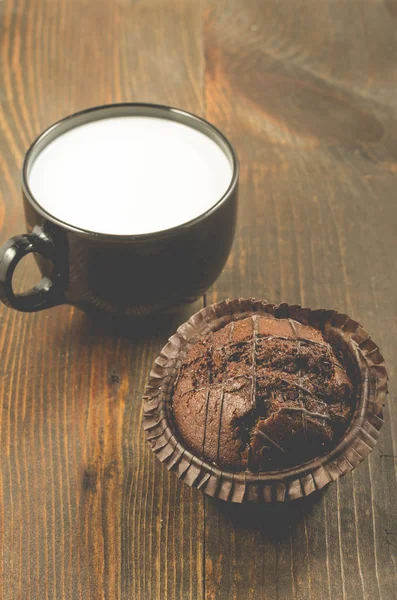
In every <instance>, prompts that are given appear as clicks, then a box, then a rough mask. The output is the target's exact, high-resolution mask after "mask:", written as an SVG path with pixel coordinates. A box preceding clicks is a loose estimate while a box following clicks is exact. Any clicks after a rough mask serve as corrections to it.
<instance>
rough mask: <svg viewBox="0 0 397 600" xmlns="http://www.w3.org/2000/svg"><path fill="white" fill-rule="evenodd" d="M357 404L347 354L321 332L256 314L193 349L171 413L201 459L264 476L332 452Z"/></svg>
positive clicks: (180, 377)
mask: <svg viewBox="0 0 397 600" xmlns="http://www.w3.org/2000/svg"><path fill="white" fill-rule="evenodd" d="M352 406H353V385H352V382H351V381H350V379H349V377H348V375H347V373H346V370H345V368H344V365H343V357H342V355H337V354H336V353H335V352H334V350H333V349H332V347H331V346H330V344H328V343H327V342H326V341H325V340H324V338H323V336H322V334H321V332H320V331H318V330H317V329H314V328H313V327H310V326H305V325H302V324H301V323H298V322H297V321H294V320H292V319H274V318H267V317H266V316H262V315H254V316H251V317H248V318H245V319H242V320H240V321H232V322H231V323H229V324H228V325H226V326H225V327H223V328H221V329H218V330H217V331H214V332H211V333H210V334H209V335H208V336H207V337H205V338H203V339H201V340H200V341H198V342H197V343H196V344H195V345H193V346H192V347H191V349H190V350H189V351H188V353H187V355H186V356H185V358H184V360H183V362H182V364H181V365H180V367H179V372H178V375H177V378H176V381H175V384H174V391H173V396H172V405H171V408H172V413H173V419H174V424H175V430H176V433H177V435H178V436H179V437H180V438H181V441H182V442H183V443H184V444H185V445H186V447H187V448H188V449H190V450H191V452H192V453H193V454H194V455H196V456H198V457H200V458H202V459H204V460H207V461H210V462H212V463H215V464H216V465H218V466H219V467H220V468H221V469H225V470H228V471H247V470H248V471H251V472H256V473H258V472H265V471H273V470H279V469H282V468H286V467H291V466H294V465H298V464H301V463H302V462H305V461H308V460H310V459H312V458H314V457H316V456H319V455H322V454H324V453H326V452H327V451H329V449H330V448H332V447H333V446H335V445H336V444H337V442H338V440H339V439H340V438H341V437H342V435H343V433H344V431H345V429H346V427H347V425H348V423H349V420H350V417H351V414H352V410H353V408H352Z"/></svg>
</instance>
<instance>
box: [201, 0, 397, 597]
mask: <svg viewBox="0 0 397 600" xmlns="http://www.w3.org/2000/svg"><path fill="white" fill-rule="evenodd" d="M204 31H205V49H206V80H205V82H206V110H207V112H206V115H207V118H208V119H209V120H212V121H214V122H215V123H216V124H217V125H218V126H219V127H221V128H222V129H223V130H224V131H225V132H226V133H227V134H228V135H229V136H230V138H231V140H232V142H234V144H235V146H236V147H237V149H238V153H239V156H240V161H241V165H242V172H241V184H240V214H239V221H238V222H239V227H238V231H237V236H236V241H235V245H234V249H233V253H232V255H231V257H230V259H229V262H228V265H227V267H226V269H225V270H224V272H223V274H222V275H221V277H220V278H219V280H218V282H217V283H216V284H215V286H214V287H213V289H212V290H211V291H210V292H209V293H208V294H207V302H208V303H210V302H212V301H215V300H218V299H221V298H223V297H234V296H236V295H244V296H249V295H253V296H256V297H258V298H266V299H268V300H270V301H274V302H278V301H279V300H285V301H287V302H292V301H294V302H295V301H296V302H299V303H302V304H303V305H306V306H311V307H327V308H336V309H338V310H343V311H346V312H348V313H349V314H351V315H353V316H354V317H355V318H357V319H358V320H359V321H361V322H362V323H364V324H365V326H366V327H367V328H368V330H369V331H370V332H371V333H372V334H373V336H374V338H375V339H376V341H377V343H379V345H380V346H381V348H382V351H383V352H384V354H385V357H386V360H387V362H388V363H389V365H390V367H391V368H390V376H391V390H392V391H393V381H395V369H394V366H393V364H392V363H393V356H394V353H395V350H396V348H395V345H394V341H393V340H394V337H395V334H396V289H395V286H394V283H392V282H393V279H394V273H395V265H394V258H395V256H396V250H397V248H396V238H395V223H396V217H397V213H396V205H395V201H394V195H395V185H396V172H397V167H396V146H395V140H396V124H397V121H396V116H397V113H396V108H397V105H396V101H395V94H394V88H395V85H396V81H397V70H396V65H395V61H394V58H393V57H395V55H396V50H397V46H396V39H395V22H393V20H392V19H391V18H390V14H389V13H388V12H387V10H386V9H385V6H384V5H382V3H379V2H353V3H349V2H340V1H339V0H338V1H337V2H321V3H316V2H313V1H306V2H303V3H299V5H298V4H296V5H295V4H293V3H291V2H288V1H285V2H272V1H269V2H266V3H259V2H256V1H255V0H248V1H247V2H245V3H244V7H243V6H242V4H241V3H240V2H238V0H236V1H233V0H232V1H227V2H226V1H225V2H216V3H215V2H214V3H212V5H211V6H210V9H209V10H208V12H207V14H206V23H205V29H204ZM353 31H354V35H353ZM386 419H387V421H386V425H385V430H384V431H383V432H382V436H381V440H380V444H379V447H378V449H377V450H375V452H374V453H372V455H371V456H370V458H369V460H368V461H367V462H366V463H364V464H363V465H362V466H361V467H359V468H358V469H357V470H356V471H355V472H354V474H353V475H352V476H347V477H345V478H344V479H342V480H340V481H339V482H338V483H337V484H336V485H332V486H330V487H329V489H327V490H326V491H325V492H324V494H323V495H322V496H321V498H320V499H318V502H314V503H313V504H312V505H310V506H309V507H308V506H307V505H298V503H297V504H296V506H293V507H292V508H291V510H288V511H287V512H284V510H283V509H282V508H275V509H274V510H273V509H263V511H261V510H258V511H257V514H255V512H252V513H251V514H250V515H249V516H248V517H247V516H246V515H244V514H242V512H241V511H239V509H238V507H237V508H235V507H225V506H223V505H221V504H216V503H214V502H212V501H211V500H206V512H205V528H206V554H205V566H206V579H205V586H206V587H205V595H206V597H207V598H211V599H231V598H236V599H237V598H241V597H244V598H257V597H264V598H275V597H277V598H280V599H281V598H282V599H289V598H296V599H302V600H303V599H305V600H306V599H308V598H312V599H316V598H329V599H334V598H338V599H348V600H350V599H356V598H360V599H361V598H363V599H366V598H383V599H386V600H389V599H391V598H393V597H395V596H396V594H397V577H396V575H397V574H396V561H395V558H396V549H397V546H396V541H397V538H396V535H395V534H396V525H397V512H396V508H395V506H394V503H393V500H392V499H393V497H394V494H395V493H396V488H397V484H396V470H395V467H396V464H397V463H396V458H395V457H396V456H397V454H396V442H397V437H396V431H397V429H396V426H397V422H396V411H395V407H394V406H393V394H392V395H391V398H390V400H389V405H388V406H387V408H386ZM266 511H267V512H266ZM221 547H222V548H223V549H224V551H223V553H222V552H220V551H219V549H220V548H221ZM231 573H233V574H234V575H233V576H231V575H230V574H231Z"/></svg>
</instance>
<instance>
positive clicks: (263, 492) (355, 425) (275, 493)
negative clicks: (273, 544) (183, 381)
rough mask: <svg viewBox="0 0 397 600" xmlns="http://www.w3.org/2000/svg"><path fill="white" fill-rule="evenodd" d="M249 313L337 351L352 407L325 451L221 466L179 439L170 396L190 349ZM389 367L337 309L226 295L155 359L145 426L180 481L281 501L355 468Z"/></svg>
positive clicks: (371, 439)
mask: <svg viewBox="0 0 397 600" xmlns="http://www.w3.org/2000/svg"><path fill="white" fill-rule="evenodd" d="M254 315H263V316H266V317H268V318H275V319H293V320H294V321H297V322H299V323H302V324H303V325H310V326H311V327H314V328H315V329H318V330H320V331H321V332H322V334H323V336H324V338H325V340H326V341H327V342H328V343H329V344H330V345H331V346H334V347H335V346H337V347H338V348H339V349H341V351H342V353H343V355H344V359H345V363H346V365H347V367H348V373H349V376H350V378H351V379H352V382H353V384H354V388H355V403H354V410H353V413H352V416H351V419H350V423H349V425H348V427H347V429H346V431H345V432H344V434H343V436H342V438H341V439H340V440H339V443H337V444H336V445H335V447H334V448H333V449H332V450H330V451H329V452H328V453H327V454H324V455H322V456H318V457H317V458H314V459H313V460H310V461H308V462H305V463H302V464H300V465H297V466H294V467H292V468H286V469H282V470H277V471H268V472H259V473H252V472H250V471H243V472H233V471H227V470H222V469H221V468H219V467H218V466H217V465H216V464H214V463H212V462H210V461H206V460H204V459H203V458H200V457H199V456H195V455H194V454H192V452H191V451H190V450H189V449H188V448H187V447H186V445H185V444H184V442H183V440H182V439H181V438H180V437H179V435H178V431H177V429H176V427H175V424H174V421H173V415H172V394H173V388H174V382H175V380H176V377H177V374H178V370H179V367H180V365H181V363H182V361H183V359H184V358H185V356H186V354H187V352H188V350H189V349H190V348H191V347H192V346H193V345H194V344H195V343H196V342H197V341H198V340H200V339H201V338H204V337H206V336H208V335H209V334H210V333H211V331H216V330H218V329H221V328H222V327H224V326H225V325H227V324H228V323H230V322H231V321H239V320H241V319H245V318H247V317H250V316H254ZM386 394H387V371H386V367H385V363H384V360H383V357H382V355H381V354H380V352H379V349H378V346H377V345H376V344H375V342H374V341H373V340H372V338H371V337H370V335H369V334H368V333H367V332H366V331H365V329H364V328H363V327H362V326H361V325H360V324H359V323H357V321H355V320H353V319H352V318H350V317H349V316H347V315H344V314H340V313H338V312H336V311H335V310H325V309H319V310H311V309H310V308H302V307H301V306H299V305H289V304H286V303H284V302H283V303H281V304H279V305H275V304H271V303H268V302H266V301H258V300H255V299H253V298H251V299H235V300H225V301H223V302H219V303H217V304H213V305H212V306H208V307H207V308H204V309H202V310H200V311H199V312H197V313H196V314H195V315H193V316H192V317H191V318H190V319H189V321H187V322H186V323H184V324H183V325H181V326H180V327H179V328H178V330H177V332H176V333H175V335H173V336H172V337H171V338H170V339H169V341H168V343H167V344H166V346H164V348H163V349H162V351H161V354H160V356H159V357H158V358H157V359H156V361H155V363H154V366H153V369H152V371H151V373H150V377H149V381H148V384H147V387H146V391H145V395H144V418H143V427H144V429H145V431H146V435H147V439H148V441H149V443H150V445H151V448H152V450H153V452H154V453H155V455H156V456H157V458H158V459H159V460H160V461H161V462H162V463H163V465H164V466H165V467H166V468H167V469H168V470H170V471H173V472H174V473H175V474H176V476H177V477H178V478H179V479H181V480H182V481H183V482H184V483H186V484H187V485H189V486H191V487H195V488H197V489H198V490H201V491H202V492H204V493H205V494H207V495H208V496H212V497H214V498H219V499H221V500H225V501H227V502H237V503H243V502H249V501H255V502H277V501H278V502H285V501H288V500H295V499H297V498H302V497H304V496H308V495H309V494H312V493H313V492H315V491H316V490H320V489H321V488H323V487H324V486H325V485H327V484H328V483H331V482H332V481H335V480H336V479H338V478H339V477H342V476H343V475H345V474H346V473H348V472H349V471H352V470H353V469H354V468H356V467H357V466H358V465H359V463H360V462H362V461H363V460H364V459H365V457H366V456H367V455H368V454H369V453H370V452H371V450H372V449H373V448H374V447H375V445H376V442H377V438H378V436H379V431H380V429H381V427H382V425H383V415H382V407H383V405H384V402H385V398H386Z"/></svg>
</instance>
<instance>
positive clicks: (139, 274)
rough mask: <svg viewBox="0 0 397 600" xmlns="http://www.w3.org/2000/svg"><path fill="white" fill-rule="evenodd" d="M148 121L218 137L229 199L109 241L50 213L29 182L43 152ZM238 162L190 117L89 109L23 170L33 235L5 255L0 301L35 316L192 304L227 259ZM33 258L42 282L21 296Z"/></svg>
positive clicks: (68, 121) (61, 128) (41, 140)
mask: <svg viewBox="0 0 397 600" xmlns="http://www.w3.org/2000/svg"><path fill="white" fill-rule="evenodd" d="M135 115H139V116H146V117H157V118H162V119H169V120H172V121H177V122H179V123H183V124H185V125H188V126H189V127H193V128H194V129H196V130H198V131H200V132H202V133H204V134H205V135H206V136H208V137H209V138H210V139H212V140H213V141H214V142H216V144H218V146H219V147H220V148H221V149H222V150H223V152H224V153H225V154H226V156H227V158H228V160H229V162H230V164H231V166H232V178H231V182H230V185H229V187H228V188H227V190H226V192H225V193H224V195H223V196H222V197H221V198H220V199H219V200H218V202H217V203H216V204H214V205H213V206H212V207H211V208H210V209H209V210H207V211H206V212H205V213H203V214H201V215H200V216H198V217H196V218H194V219H193V220H191V221H189V222H187V223H184V224H182V225H179V226H177V227H173V228H172V229H166V230H164V231H160V232H158V233H148V234H139V235H113V234H111V235H108V234H103V233H97V232H94V231H86V230H83V229H79V228H78V227H75V226H73V225H70V224H67V223H64V222H62V221H61V220H60V219H58V218H56V217H55V216H54V215H51V214H49V213H48V212H47V211H46V210H44V209H43V208H42V207H41V206H40V204H39V203H38V202H37V200H36V199H35V198H34V197H33V195H32V193H31V191H30V189H29V183H28V175H29V171H30V167H31V165H32V164H33V162H34V160H35V158H36V157H37V156H38V154H39V153H40V152H41V151H42V150H43V149H44V148H45V147H46V146H47V145H48V144H49V143H50V142H51V141H52V140H54V139H55V138H57V137H58V136H59V135H61V134H63V133H65V132H66V131H68V130H70V129H72V128H74V127H76V126H79V125H82V124H85V123H89V122H92V121H96V120H99V119H104V118H109V117H118V116H135ZM237 186H238V160H237V156H236V153H235V151H234V149H233V147H232V146H231V144H230V142H229V141H228V140H227V139H226V138H225V136H224V135H223V134H222V133H221V132H220V131H219V130H217V129H216V128H215V127H214V126H213V125H211V124H210V123H208V122H207V121H205V120H204V119H201V118H199V117H197V116H195V115H192V114H190V113H188V112H185V111H182V110H179V109H175V108H171V107H167V106H159V105H153V104H133V103H128V104H112V105H105V106H99V107H94V108H89V109H87V110H84V111H82V112H79V113H76V114H73V115H71V116H69V117H66V118H65V119H62V120H61V121H59V122H57V123H56V124H54V125H52V126H51V127H49V128H48V129H47V130H46V131H44V133H42V134H41V135H40V136H39V137H38V138H37V139H36V140H35V141H34V142H33V144H32V146H31V147H30V149H29V150H28V152H27V154H26V156H25V160H24V164H23V172H22V192H23V203H24V209H25V217H26V223H27V231H28V233H27V234H23V235H19V236H16V237H13V238H11V239H10V240H9V241H8V242H7V243H6V244H5V245H4V246H3V248H2V249H1V250H0V299H1V300H2V301H3V302H4V304H6V305H7V306H10V307H12V308H15V309H17V310H20V311H24V312H34V311H39V310H43V309H45V308H50V307H53V306H57V305H60V304H65V303H66V304H71V305H74V306H77V307H79V308H82V309H102V310H105V311H107V312H110V313H116V314H123V315H131V316H143V315H148V314H151V313H158V312H164V311H167V310H172V309H177V308H178V307H180V306H182V305H184V304H188V303H190V302H194V301H195V300H196V299H197V298H199V297H200V296H201V295H202V294H203V293H204V292H205V290H207V289H208V288H209V287H210V286H211V285H212V284H213V283H214V281H215V280H216V279H217V277H218V276H219V274H220V272H221V271H222V269H223V267H224V265H225V262H226V260H227V257H228V255H229V252H230V249H231V246H232V242H233V237H234V231H235V223H236V212H237ZM29 253H33V254H34V255H35V258H36V260H37V263H38V265H39V268H40V271H41V274H42V279H41V281H40V282H39V283H38V284H37V285H36V286H35V287H34V288H33V289H32V290H30V291H28V292H26V293H22V294H16V293H14V291H13V286H12V278H13V273H14V270H15V268H16V266H17V264H18V262H19V261H20V260H21V259H23V257H24V256H26V255H27V254H29Z"/></svg>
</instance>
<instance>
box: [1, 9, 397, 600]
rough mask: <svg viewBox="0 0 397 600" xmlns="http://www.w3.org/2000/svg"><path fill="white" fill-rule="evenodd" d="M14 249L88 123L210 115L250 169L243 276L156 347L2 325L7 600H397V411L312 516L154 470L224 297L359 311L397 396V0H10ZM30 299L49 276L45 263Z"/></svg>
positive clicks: (389, 410)
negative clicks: (66, 120) (151, 110)
mask: <svg viewBox="0 0 397 600" xmlns="http://www.w3.org/2000/svg"><path fill="white" fill-rule="evenodd" d="M0 20H1V24H0V56H1V59H0V60H1V63H0V102H1V106H0V198H1V203H0V220H1V228H2V230H1V241H2V242H3V241H5V240H6V239H7V238H8V237H9V236H10V235H15V234H18V233H22V232H23V231H24V219H23V214H22V206H21V201H20V191H19V187H20V168H21V161H22V157H23V154H24V152H25V150H26V149H27V147H28V145H29V144H30V142H31V141H32V140H33V139H34V137H35V136H36V135H37V134H38V133H39V132H40V131H41V130H42V129H43V128H45V127H47V126H48V125H49V124H51V123H52V122H53V121H55V120H57V119H59V118H61V117H63V116H64V115H66V114H68V113H71V112H74V111H77V110H80V109H83V108H85V107H87V106H91V105H96V104H102V103H110V102H119V101H145V102H157V103H164V104H170V105H174V106H178V107H182V108H185V109H187V110H190V111H193V112H195V113H197V114H199V115H203V116H205V117H206V118H207V119H209V120H210V121H211V122H213V123H214V124H215V125H217V126H218V127H220V128H221V129H222V130H224V131H225V133H226V134H227V135H228V136H229V137H230V139H231V140H232V142H233V143H234V145H235V147H236V149H237V151H238V154H239V157H240V161H241V186H240V190H241V193H240V213H239V221H238V231H237V234H236V239H235V244H234V247H233V251H232V253H231V256H230V259H229V261H228V263H227V266H226V268H225V270H224V272H223V274H222V276H221V277H220V278H219V280H218V281H217V283H216V284H215V285H214V287H213V288H212V289H210V290H209V292H208V293H207V294H206V296H205V297H204V298H203V299H202V301H201V302H199V303H196V305H195V306H192V307H189V309H188V310H187V311H186V313H185V314H183V315H182V314H181V315H178V316H177V317H176V318H175V319H165V320H164V322H162V323H160V324H158V323H157V324H156V325H153V326H150V327H149V328H147V329H146V330H145V331H143V330H142V328H141V330H139V328H138V329H136V328H134V327H133V326H131V327H125V326H122V327H120V326H116V325H115V324H112V323H109V322H108V321H105V320H103V321H98V320H94V319H93V318H91V317H89V316H86V315H84V314H82V313H80V312H79V311H77V310H73V309H72V308H69V307H67V306H64V307H60V308H57V309H53V310H51V311H46V312H43V313H39V314H22V313H17V312H14V311H12V310H10V309H6V308H4V307H2V309H1V314H0V318H1V333H0V345H1V378H0V381H1V393H0V401H1V403H2V408H1V411H0V419H1V427H0V433H1V459H0V460H1V480H0V556H1V560H0V598H1V600H3V599H4V600H14V599H21V600H30V599H32V600H33V599H34V600H35V599H38V600H45V599H47V598H53V599H56V600H62V599H68V600H69V599H73V600H74V599H83V600H86V599H95V600H97V599H101V598H106V599H116V598H117V599H120V598H122V599H127V598H128V599H130V598H131V599H136V600H152V599H155V600H157V599H161V600H169V599H175V600H185V599H196V598H200V599H201V598H206V599H219V600H220V599H222V600H226V599H227V600H231V599H244V600H245V599H255V600H257V599H269V600H270V599H271V600H274V599H279V600H284V599H287V600H290V599H296V600H298V599H302V600H307V599H312V600H316V599H321V600H326V599H329V600H331V599H332V600H339V599H340V600H342V599H345V600H360V599H362V598H364V599H367V598H368V599H370V600H377V599H381V600H394V599H395V598H396V597H397V573H396V546H397V502H396V498H397V483H396V466H397V462H396V460H397V409H396V407H395V405H393V395H392V396H391V397H390V398H389V405H388V406H387V407H386V410H385V416H386V423H385V426H384V428H383V430H382V435H381V438H380V442H379V445H378V447H377V448H376V450H375V451H374V452H373V453H372V454H371V456H370V458H369V460H366V461H365V462H364V463H363V464H362V465H360V467H359V468H358V469H357V470H356V471H355V472H354V473H353V474H352V475H349V476H347V477H345V478H344V479H342V480H341V481H340V482H338V483H336V484H333V485H331V486H330V487H329V489H327V490H326V492H325V493H323V494H322V495H321V496H320V497H319V498H313V501H312V502H309V503H308V504H300V503H299V502H295V503H293V504H291V505H289V506H285V505H281V506H274V507H250V508H248V509H245V510H244V509H242V508H241V507H239V506H231V505H226V504H222V503H217V502H214V501H211V500H210V499H208V498H205V497H204V496H203V495H202V494H201V493H199V492H198V491H196V490H191V489H190V488H188V487H187V486H185V485H183V484H182V483H180V482H179V481H177V479H176V477H175V476H174V475H172V474H169V473H168V472H166V471H165V469H163V468H162V466H161V464H160V463H159V462H158V461H157V460H156V459H155V458H154V456H153V455H152V453H151V451H150V449H149V446H148V445H147V443H146V441H145V439H144V435H143V432H142V429H141V418H142V402H141V396H142V391H143V388H144V385H145V380H146V378H147V375H148V372H149V370H150V366H151V363H152V361H153V360H154V359H155V357H156V356H157V354H158V352H159V350H160V348H161V347H162V346H163V345H164V343H165V341H166V339H167V337H168V336H169V335H170V334H172V333H173V331H174V329H175V328H176V326H177V325H178V324H179V323H180V322H182V320H185V318H186V316H189V314H191V313H192V312H194V311H195V310H197V309H198V308H200V307H201V306H202V305H203V303H211V302H213V301H217V300H220V299H223V298H225V297H236V296H245V297H248V296H255V297H257V298H262V299H263V298H266V299H268V300H271V301H273V302H278V301H280V300H281V299H283V300H286V301H289V302H299V303H301V304H303V305H306V306H311V307H327V308H336V309H338V310H340V311H345V312H347V313H348V314H350V315H352V316H353V317H354V318H356V319H357V320H359V321H360V322H362V323H363V324H364V326H365V327H366V328H367V329H368V330H369V331H370V332H371V333H372V334H373V337H374V339H375V341H376V342H377V343H378V344H379V345H380V347H381V350H382V352H383V354H384V356H385V358H386V361H387V363H388V368H389V373H390V387H391V390H392V392H393V390H394V389H395V385H396V366H395V365H396V360H397V343H396V339H397V321H396V316H397V314H396V312H397V311H396V300H397V298H396V296H397V284H396V276H397V269H396V257H397V229H396V219H397V203H396V188H397V59H396V57H397V37H396V30H397V2H395V1H394V0H384V1H382V0H352V1H350V2H349V1H348V0H321V2H318V0H301V1H300V2H293V1H292V0H284V1H273V0H266V1H265V0H244V1H242V0H214V1H207V0H114V1H111V0H84V1H83V0H80V1H79V0H2V1H0ZM25 260H26V263H24V265H23V266H21V268H20V269H19V274H18V281H19V283H18V285H19V286H20V288H21V289H23V288H25V289H26V288H27V287H28V286H29V285H30V284H31V283H32V282H33V281H34V279H35V277H37V274H36V273H35V272H33V270H32V263H29V261H28V260H27V259H25Z"/></svg>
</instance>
